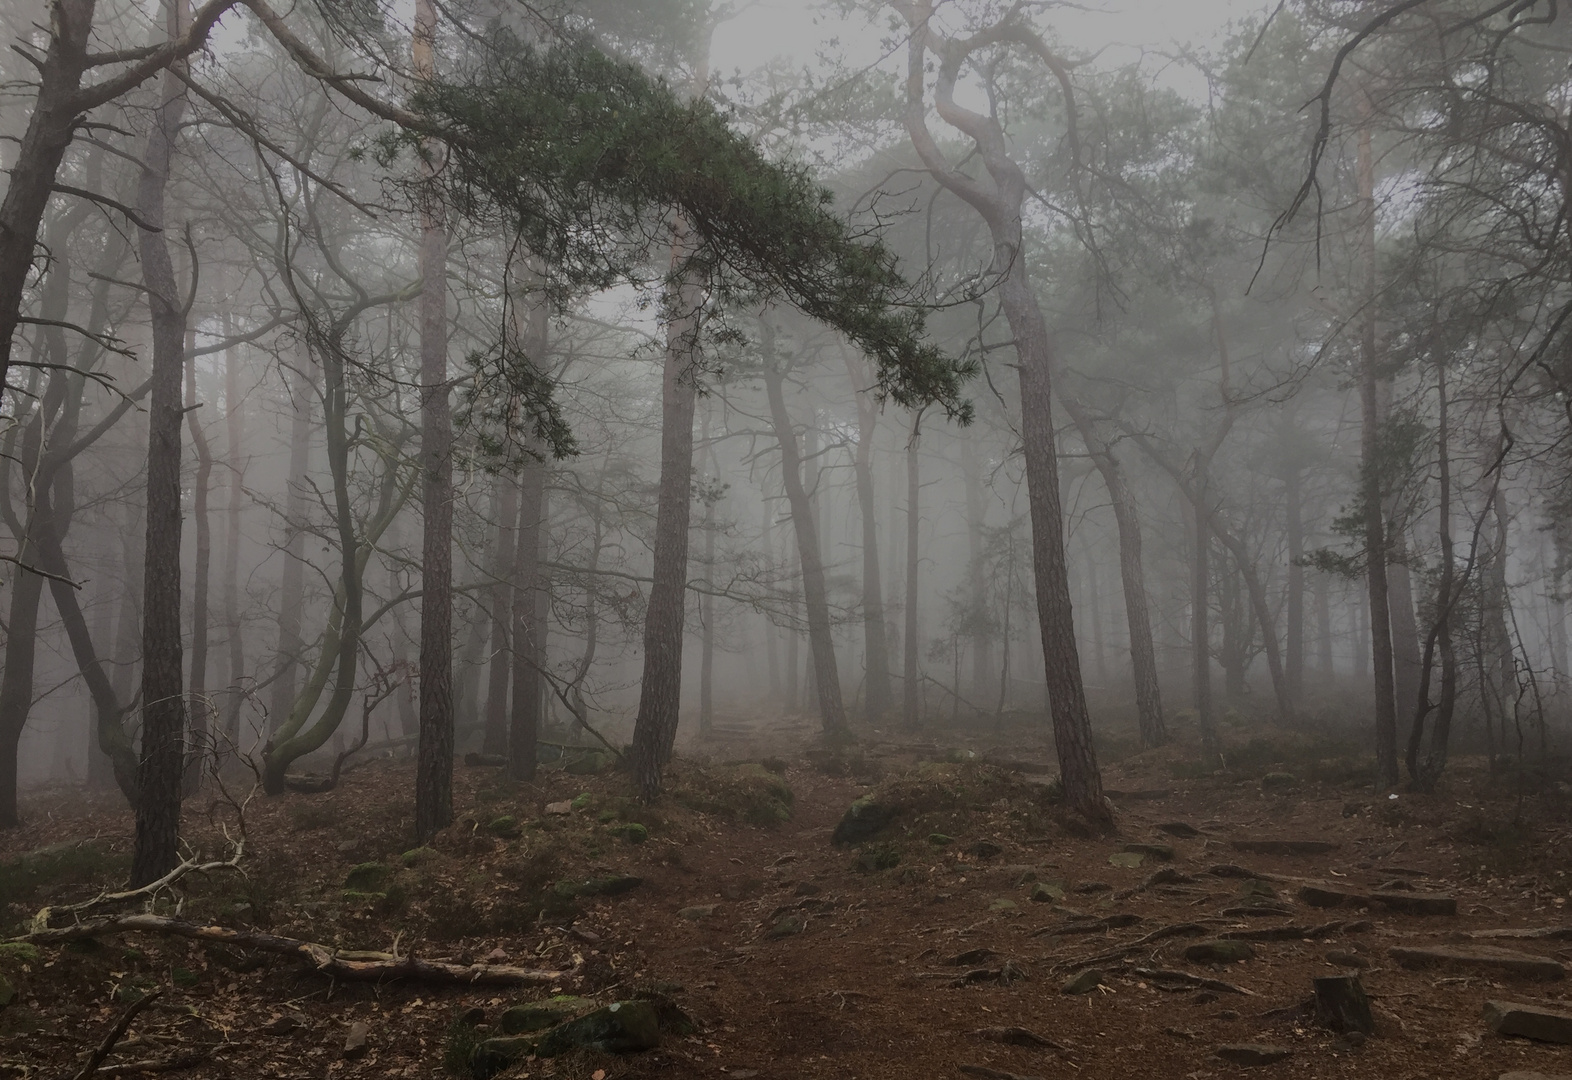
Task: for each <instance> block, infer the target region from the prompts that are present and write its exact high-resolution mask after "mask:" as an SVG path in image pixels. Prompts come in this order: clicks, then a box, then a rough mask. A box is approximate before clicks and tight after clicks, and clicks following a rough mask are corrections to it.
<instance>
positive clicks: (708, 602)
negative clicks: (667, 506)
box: [699, 407, 720, 735]
mask: <svg viewBox="0 0 1572 1080" xmlns="http://www.w3.org/2000/svg"><path fill="white" fill-rule="evenodd" d="M710 411H711V410H710V409H709V408H708V407H706V408H705V410H704V417H703V419H702V420H700V422H699V428H700V430H699V437H700V439H701V440H702V441H703V443H704V446H705V448H706V450H707V451H708V453H709V456H710V476H709V480H710V483H711V484H712V485H713V484H716V483H718V482H719V480H720V477H719V470H718V469H717V468H716V461H715V450H714V448H713V447H712V446H711V445H710ZM716 498H717V492H716V491H715V490H707V491H705V493H704V579H705V580H706V581H708V582H711V583H713V582H714V580H715V501H716ZM699 628H700V632H701V633H702V634H703V635H704V636H703V638H702V640H701V642H700V652H699V732H700V733H701V734H704V735H708V734H709V733H710V732H711V731H712V730H714V727H715V597H714V595H713V593H711V592H706V593H705V594H704V595H703V596H701V597H700V598H699Z"/></svg>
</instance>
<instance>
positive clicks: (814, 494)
mask: <svg viewBox="0 0 1572 1080" xmlns="http://www.w3.org/2000/svg"><path fill="white" fill-rule="evenodd" d="M802 442H803V450H804V453H803V478H802V484H803V490H804V491H806V492H807V494H808V511H809V513H810V515H811V516H812V518H813V522H814V532H813V537H814V542H815V543H816V544H820V547H819V550H820V552H822V551H823V550H824V548H823V546H822V544H821V540H822V534H821V533H820V532H819V531H818V523H819V498H818V493H819V465H818V460H819V429H818V428H817V427H815V426H814V425H813V424H808V425H807V426H806V427H805V428H804V429H803V436H802ZM809 462H812V463H813V464H812V465H809V464H808V463H809ZM786 491H787V500H786V501H787V503H788V504H790V503H791V498H790V492H791V489H790V488H789V487H788V488H787V489H786ZM799 527H800V526H798V525H797V516H796V514H795V513H794V514H793V515H792V533H793V535H795V534H796V532H797V529H798V528H799ZM802 558H803V557H802V545H801V544H800V543H799V544H798V545H797V571H798V573H799V575H800V576H801V577H802V581H803V585H802V593H803V598H804V600H806V598H807V595H808V572H807V570H806V569H805V568H804V566H803V561H802ZM820 570H821V571H822V570H823V564H822V563H821V564H820ZM804 606H805V607H806V604H805V605H804ZM810 619H811V615H810ZM814 655H815V654H814V649H813V637H812V631H811V630H810V631H809V638H808V663H807V664H806V670H805V671H804V672H803V688H802V700H803V701H804V702H808V701H817V700H818V697H819V672H818V669H817V667H815V665H814Z"/></svg>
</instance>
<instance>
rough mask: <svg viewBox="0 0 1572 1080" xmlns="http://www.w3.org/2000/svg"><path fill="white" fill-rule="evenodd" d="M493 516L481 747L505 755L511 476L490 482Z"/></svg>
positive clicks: (513, 537)
mask: <svg viewBox="0 0 1572 1080" xmlns="http://www.w3.org/2000/svg"><path fill="white" fill-rule="evenodd" d="M492 508H493V511H494V512H495V514H496V517H497V540H496V556H495V557H494V559H493V560H492V568H491V572H492V575H493V577H494V578H495V583H494V584H493V585H492V586H491V667H490V670H489V672H488V677H487V682H486V735H485V740H484V742H483V743H482V746H481V749H482V750H483V751H484V752H485V753H487V754H505V753H507V749H508V675H509V673H510V671H511V670H512V663H513V657H512V653H513V649H512V644H511V642H512V633H511V624H512V621H513V568H514V559H515V556H516V552H515V549H516V548H517V547H518V519H519V487H518V481H517V480H515V479H513V478H512V477H504V476H499V477H497V478H496V480H495V481H494V483H493V485H492Z"/></svg>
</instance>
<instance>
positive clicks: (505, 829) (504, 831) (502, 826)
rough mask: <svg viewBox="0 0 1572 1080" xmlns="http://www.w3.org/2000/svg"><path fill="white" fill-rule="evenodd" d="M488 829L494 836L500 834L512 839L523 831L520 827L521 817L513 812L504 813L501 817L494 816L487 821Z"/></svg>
mask: <svg viewBox="0 0 1572 1080" xmlns="http://www.w3.org/2000/svg"><path fill="white" fill-rule="evenodd" d="M486 831H487V832H488V833H490V834H491V835H492V836H500V837H502V838H504V839H507V840H511V839H513V838H514V837H516V836H518V835H519V834H520V833H521V832H523V830H522V829H521V828H520V827H519V819H518V818H516V817H514V816H513V815H512V814H502V815H500V816H499V817H494V818H492V819H491V820H490V821H488V822H487V823H486Z"/></svg>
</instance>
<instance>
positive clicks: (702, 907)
mask: <svg viewBox="0 0 1572 1080" xmlns="http://www.w3.org/2000/svg"><path fill="white" fill-rule="evenodd" d="M713 914H715V905H714V904H694V905H693V906H692V907H685V908H683V909H682V910H681V911H679V912H677V917H678V918H682V919H687V920H688V921H689V922H702V921H703V920H705V919H707V918H709V917H710V916H711V915H713Z"/></svg>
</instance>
